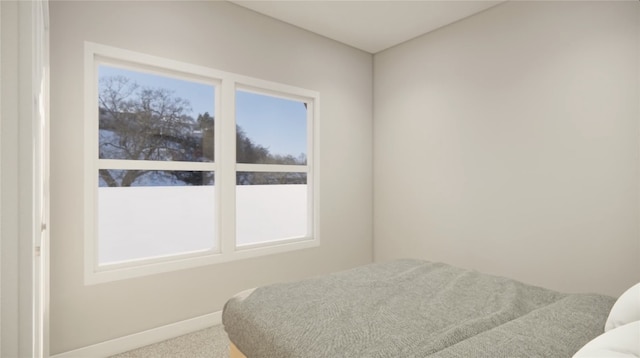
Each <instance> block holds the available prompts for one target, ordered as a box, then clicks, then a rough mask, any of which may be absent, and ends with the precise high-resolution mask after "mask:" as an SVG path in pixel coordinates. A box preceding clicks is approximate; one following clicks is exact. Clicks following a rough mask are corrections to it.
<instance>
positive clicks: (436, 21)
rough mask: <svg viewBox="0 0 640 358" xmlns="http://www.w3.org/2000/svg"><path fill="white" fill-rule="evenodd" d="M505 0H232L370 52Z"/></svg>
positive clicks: (390, 45) (380, 49)
mask: <svg viewBox="0 0 640 358" xmlns="http://www.w3.org/2000/svg"><path fill="white" fill-rule="evenodd" d="M503 1H504V0H499V1H484V0H473V1H458V0H448V1H447V0H440V1H432V0H421V1H419V0H418V1H416V0H413V1H398V0H376V1H342V0H340V1H335V0H333V1H326V0H325V1H317V0H296V1H271V0H262V1H256V0H253V1H245V0H231V2H233V3H235V4H237V5H240V6H243V7H245V8H248V9H251V10H253V11H256V12H259V13H262V14H264V15H267V16H270V17H273V18H275V19H278V20H281V21H284V22H287V23H290V24H292V25H295V26H298V27H301V28H303V29H306V30H309V31H311V32H315V33H317V34H319V35H322V36H325V37H328V38H330V39H333V40H336V41H339V42H342V43H345V44H347V45H350V46H353V47H355V48H359V49H361V50H364V51H366V52H369V53H376V52H379V51H382V50H384V49H387V48H389V47H392V46H394V45H397V44H399V43H402V42H405V41H407V40H410V39H412V38H414V37H417V36H420V35H422V34H425V33H427V32H429V31H433V30H435V29H437V28H439V27H442V26H445V25H447V24H450V23H452V22H455V21H458V20H460V19H463V18H465V17H467V16H470V15H473V14H475V13H478V12H480V11H483V10H485V9H488V8H490V7H492V6H495V5H497V4H499V3H501V2H503Z"/></svg>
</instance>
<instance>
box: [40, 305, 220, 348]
mask: <svg viewBox="0 0 640 358" xmlns="http://www.w3.org/2000/svg"><path fill="white" fill-rule="evenodd" d="M221 323H222V311H218V312H214V313H209V314H206V315H204V316H200V317H195V318H191V319H188V320H184V321H180V322H176V323H172V324H168V325H166V326H162V327H158V328H154V329H150V330H148V331H143V332H139V333H135V334H131V335H128V336H124V337H120V338H116V339H112V340H110V341H106V342H102V343H98V344H94V345H91V346H88V347H84V348H79V349H75V350H72V351H68V352H64V353H60V354H56V355H54V356H51V358H102V357H109V356H112V355H114V354H119V353H123V352H127V351H130V350H133V349H136V348H140V347H144V346H148V345H150V344H154V343H158V342H162V341H164V340H167V339H171V338H175V337H178V336H182V335H184V334H187V333H191V332H195V331H199V330H201V329H205V328H208V327H211V326H215V325H218V324H221Z"/></svg>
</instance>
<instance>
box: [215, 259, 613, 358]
mask: <svg viewBox="0 0 640 358" xmlns="http://www.w3.org/2000/svg"><path fill="white" fill-rule="evenodd" d="M614 301H615V299H614V298H612V297H608V296H603V295H597V294H565V293H560V292H556V291H552V290H548V289H544V288H540V287H535V286H531V285H527V284H524V283H521V282H518V281H515V280H512V279H508V278H503V277H497V276H492V275H487V274H483V273H479V272H477V271H473V270H467V269H462V268H458V267H454V266H450V265H447V264H443V263H433V262H427V261H420V260H397V261H392V262H387V263H379V264H371V265H367V266H362V267H359V268H355V269H352V270H348V271H343V272H338V273H335V274H330V275H324V276H318V277H313V278H309V279H306V280H302V281H298V282H290V283H280V284H274V285H269V286H264V287H259V288H257V289H255V290H251V291H245V292H244V293H243V294H242V295H237V296H235V297H233V298H231V299H230V300H229V301H228V302H227V303H226V304H225V307H224V310H223V315H222V320H223V324H224V327H225V330H226V331H227V333H228V335H229V338H230V339H231V341H232V342H233V343H234V344H235V345H236V346H237V348H238V349H239V350H240V351H241V352H242V353H244V354H245V355H246V356H247V357H249V358H254V357H256V358H257V357H261V358H262V357H264V358H268V357H274V358H275V357H278V358H288V357H300V358H303V357H314V358H318V357H359V358H362V357H372V358H373V357H376V358H383V357H483V356H486V357H507V356H508V357H536V356H539V357H569V356H571V355H573V354H574V353H575V352H576V351H577V350H578V349H580V347H582V346H583V345H584V344H585V343H587V342H588V341H590V340H591V339H593V338H594V337H595V336H597V335H599V334H601V333H602V331H603V328H604V322H605V320H606V318H607V315H608V313H609V310H610V309H611V306H612V305H613V303H614Z"/></svg>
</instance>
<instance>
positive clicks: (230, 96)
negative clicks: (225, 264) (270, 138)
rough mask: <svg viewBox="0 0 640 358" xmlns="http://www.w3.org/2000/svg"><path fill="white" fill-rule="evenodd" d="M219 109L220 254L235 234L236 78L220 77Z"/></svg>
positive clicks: (232, 245) (231, 244)
mask: <svg viewBox="0 0 640 358" xmlns="http://www.w3.org/2000/svg"><path fill="white" fill-rule="evenodd" d="M220 107H221V108H222V110H221V111H220V116H221V121H220V127H219V128H220V132H221V133H220V134H221V135H220V146H221V148H220V151H219V153H220V155H219V157H218V160H219V165H220V166H219V169H220V170H219V174H218V175H219V178H220V179H219V185H220V211H219V212H220V214H219V215H220V216H219V218H220V245H221V252H222V254H223V255H226V254H230V253H232V252H233V251H234V250H235V241H236V240H235V238H236V190H235V187H236V167H235V165H236V119H235V116H236V114H235V82H234V81H232V80H227V81H223V82H222V85H221V105H220Z"/></svg>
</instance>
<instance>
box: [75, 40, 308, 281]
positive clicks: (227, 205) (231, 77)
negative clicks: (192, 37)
mask: <svg viewBox="0 0 640 358" xmlns="http://www.w3.org/2000/svg"><path fill="white" fill-rule="evenodd" d="M84 49H85V50H84V71H85V83H84V85H85V99H84V103H85V122H84V124H85V141H84V149H85V158H84V161H85V170H84V177H85V179H84V185H85V187H84V194H85V201H84V205H85V215H86V216H85V220H84V223H85V224H84V230H85V235H84V236H85V240H84V241H85V242H84V244H85V245H84V247H85V249H84V256H85V257H84V271H85V275H84V280H85V284H86V285H92V284H98V283H103V282H109V281H115V280H122V279H127V278H133V277H140V276H146V275H151V274H158V273H162V272H170V271H175V270H181V269H188V268H194V267H199V266H204V265H211V264H216V263H223V262H229V261H234V260H239V259H247V258H252V257H258V256H264V255H272V254H276V253H282V252H287V251H292V250H300V249H306V248H312V247H316V246H318V245H319V244H320V235H319V221H318V213H319V200H318V198H319V195H318V193H319V185H318V178H319V170H318V163H319V160H318V153H319V148H318V143H319V141H318V134H319V126H318V123H319V110H318V106H319V94H318V92H315V91H311V90H307V89H302V88H298V87H294V86H289V85H284V84H280V83H276V82H271V81H265V80H261V79H256V78H252V77H247V76H242V75H238V74H234V73H230V72H225V71H219V70H215V69H211V68H207V67H203V66H197V65H193V64H188V63H184V62H179V61H174V60H170V59H166V58H161V57H157V56H151V55H147V54H142V53H138V52H134V51H129V50H124V49H119V48H115V47H111V46H105V45H101V44H96V43H92V42H85V47H84ZM100 64H105V65H109V66H116V67H123V68H126V69H132V70H135V71H141V72H151V73H155V74H160V75H169V76H172V77H177V78H181V79H186V80H189V81H194V82H201V83H206V84H210V85H214V86H215V88H216V90H215V96H216V98H215V114H214V118H216V121H215V148H214V150H215V161H214V162H213V163H200V162H186V163H185V162H170V161H169V162H158V161H153V162H149V161H146V162H149V163H141V161H138V163H137V164H136V167H141V166H144V168H149V169H154V170H205V171H213V172H214V175H215V188H214V190H215V197H216V202H215V205H216V207H215V212H216V222H217V225H216V235H217V240H218V245H217V249H216V250H206V251H199V252H192V253H185V254H177V255H171V256H165V257H154V258H148V259H140V260H135V261H129V262H125V263H118V264H109V265H99V262H98V224H97V223H98V180H99V179H98V170H99V169H126V168H127V166H128V165H130V164H131V161H126V160H107V159H99V158H98V141H99V136H98V133H99V121H98V120H97V118H98V103H97V98H98V66H99V65H100ZM236 89H239V90H243V91H245V90H246V91H250V92H254V93H260V94H266V95H269V96H275V97H281V98H286V99H293V100H298V101H302V102H304V103H307V135H308V138H307V165H303V166H289V165H285V166H283V165H261V164H243V163H236V155H235V154H236V132H235V131H236V121H235V93H236ZM138 164H141V165H138ZM236 171H270V172H285V171H296V172H306V173H307V190H308V192H307V195H308V196H307V198H308V200H307V203H308V218H307V235H306V236H305V237H297V238H286V239H283V240H278V241H272V242H266V243H259V244H255V245H245V246H241V247H237V246H236V242H235V238H236V232H235V231H236V223H235V214H236V207H235V205H236V203H235V192H236Z"/></svg>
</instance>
